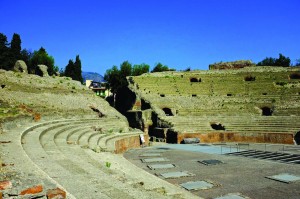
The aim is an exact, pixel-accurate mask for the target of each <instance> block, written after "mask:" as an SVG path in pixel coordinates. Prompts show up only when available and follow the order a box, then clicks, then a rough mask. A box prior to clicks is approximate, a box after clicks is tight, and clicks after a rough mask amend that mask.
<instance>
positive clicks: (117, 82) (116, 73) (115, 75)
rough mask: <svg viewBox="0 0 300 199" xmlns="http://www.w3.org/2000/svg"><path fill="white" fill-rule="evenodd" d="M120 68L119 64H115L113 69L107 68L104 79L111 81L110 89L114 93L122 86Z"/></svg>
mask: <svg viewBox="0 0 300 199" xmlns="http://www.w3.org/2000/svg"><path fill="white" fill-rule="evenodd" d="M120 74H121V73H120V70H119V69H118V67H117V66H113V67H112V68H111V69H108V70H106V73H105V75H104V79H105V80H106V81H107V82H108V83H109V86H110V89H111V91H112V92H113V93H116V92H117V90H118V89H119V88H120V87H121V86H122V85H121V84H122V83H121V75H120Z"/></svg>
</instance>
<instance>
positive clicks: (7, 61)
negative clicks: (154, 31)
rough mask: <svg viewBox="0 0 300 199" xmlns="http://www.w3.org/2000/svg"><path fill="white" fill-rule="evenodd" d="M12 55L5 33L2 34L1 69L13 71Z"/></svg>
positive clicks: (0, 46) (0, 39)
mask: <svg viewBox="0 0 300 199" xmlns="http://www.w3.org/2000/svg"><path fill="white" fill-rule="evenodd" d="M11 64H12V62H11V53H10V50H9V44H8V42H7V37H6V35H4V34H3V33H0V69H5V70H9V69H11V67H12V66H11Z"/></svg>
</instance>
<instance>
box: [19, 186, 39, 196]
mask: <svg viewBox="0 0 300 199" xmlns="http://www.w3.org/2000/svg"><path fill="white" fill-rule="evenodd" d="M42 191H43V186H42V185H37V186H34V187H30V188H28V189H24V190H23V191H21V193H20V195H27V194H37V193H40V192H42Z"/></svg>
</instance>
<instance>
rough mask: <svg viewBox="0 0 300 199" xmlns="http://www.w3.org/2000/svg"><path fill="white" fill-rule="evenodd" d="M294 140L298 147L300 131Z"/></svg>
mask: <svg viewBox="0 0 300 199" xmlns="http://www.w3.org/2000/svg"><path fill="white" fill-rule="evenodd" d="M294 140H295V143H296V144H297V145H300V131H298V132H297V133H296V134H295V136H294Z"/></svg>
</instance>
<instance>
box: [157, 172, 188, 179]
mask: <svg viewBox="0 0 300 199" xmlns="http://www.w3.org/2000/svg"><path fill="white" fill-rule="evenodd" d="M160 175H161V176H162V177H164V178H181V177H190V176H194V174H191V173H189V172H186V171H177V172H168V173H162V174H160Z"/></svg>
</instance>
